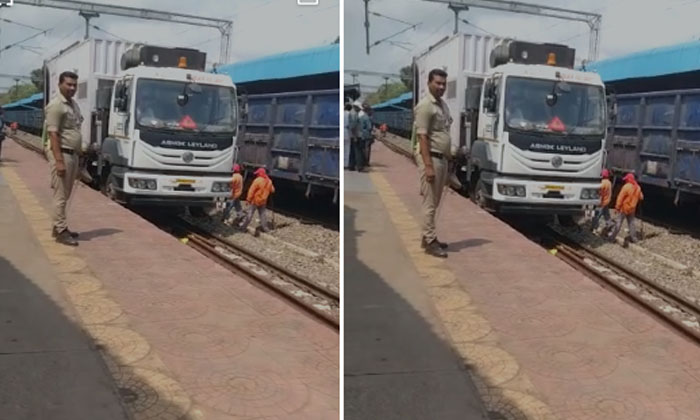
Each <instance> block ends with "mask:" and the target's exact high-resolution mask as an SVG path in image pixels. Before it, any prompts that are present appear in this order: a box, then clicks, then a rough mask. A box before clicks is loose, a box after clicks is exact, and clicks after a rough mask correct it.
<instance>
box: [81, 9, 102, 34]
mask: <svg viewBox="0 0 700 420" xmlns="http://www.w3.org/2000/svg"><path fill="white" fill-rule="evenodd" d="M78 14H79V15H80V16H82V17H83V19H85V39H88V38H90V19H92V18H98V17H100V14H99V13H97V12H87V11H85V10H81V11H80V13H78Z"/></svg>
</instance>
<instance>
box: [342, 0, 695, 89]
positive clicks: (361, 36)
mask: <svg viewBox="0 0 700 420" xmlns="http://www.w3.org/2000/svg"><path fill="white" fill-rule="evenodd" d="M522 1H523V2H528V3H536V4H542V5H547V6H555V7H563V8H569V9H576V10H581V11H586V12H594V13H599V14H601V15H602V16H603V21H602V30H601V41H600V52H599V59H604V58H609V57H615V56H619V55H624V54H627V53H631V52H635V51H640V50H645V49H649V48H655V47H660V46H665V45H671V44H675V43H680V42H686V41H691V40H697V39H698V37H699V36H700V27H698V25H697V23H696V21H697V16H698V15H699V14H700V0H663V1H659V0H653V1H652V0H586V1H582V0H522ZM344 9H345V10H344V19H345V47H344V48H345V54H344V55H345V69H352V70H371V71H378V72H387V73H398V70H399V68H400V67H402V66H406V65H410V64H411V58H412V57H413V56H414V55H416V53H419V52H422V51H425V50H426V49H427V48H428V47H429V46H431V45H432V44H434V43H436V42H437V41H439V40H440V39H442V38H443V37H445V36H447V35H451V34H452V30H453V27H454V14H453V12H452V11H450V10H449V9H447V4H443V3H438V2H433V1H428V0H370V1H369V10H370V12H375V13H379V14H381V15H384V16H388V17H390V18H394V19H399V20H402V21H405V22H408V23H410V24H419V25H418V26H417V27H416V28H415V29H410V30H408V31H407V32H405V33H403V34H401V35H399V36H397V37H395V38H391V41H399V42H401V43H400V44H399V46H397V45H392V44H388V43H381V44H379V45H377V46H376V47H373V48H371V49H370V54H369V55H367V54H366V53H365V28H364V2H363V1H362V0H345V8H344ZM460 17H461V18H462V19H465V20H467V21H469V22H470V23H471V24H472V25H467V24H464V23H461V24H460V27H459V28H460V31H461V32H466V33H473V34H481V35H485V34H488V33H492V34H497V35H499V36H508V37H513V38H517V39H522V40H527V41H534V42H558V43H563V44H567V45H569V46H571V47H574V48H576V57H577V61H578V59H580V58H586V57H587V56H588V42H589V41H588V40H589V30H588V26H587V25H586V24H585V23H583V22H581V23H579V22H571V21H564V20H560V19H553V18H545V17H538V16H530V15H523V14H516V13H509V12H499V11H492V10H487V9H479V8H472V9H471V10H469V11H467V12H463V13H461V15H460ZM369 20H370V43H373V42H375V41H377V40H380V39H383V38H386V37H389V36H391V35H393V34H395V33H397V32H399V31H401V30H403V29H405V28H409V26H408V25H405V24H403V23H399V22H395V21H392V20H390V19H387V18H384V17H378V16H376V15H370V19H369ZM405 48H407V49H408V51H407V50H406V49H405ZM352 80H353V79H352V77H351V76H350V75H348V74H347V73H346V75H345V82H346V83H349V82H352ZM359 82H360V83H362V84H365V85H366V88H373V87H374V86H377V85H381V84H382V83H383V82H384V80H383V79H382V78H377V77H372V76H361V77H360V78H359Z"/></svg>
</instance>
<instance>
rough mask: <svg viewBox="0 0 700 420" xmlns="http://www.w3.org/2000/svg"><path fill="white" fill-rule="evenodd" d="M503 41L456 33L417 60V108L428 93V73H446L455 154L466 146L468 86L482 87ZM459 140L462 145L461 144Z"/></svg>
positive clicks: (446, 93)
mask: <svg viewBox="0 0 700 420" xmlns="http://www.w3.org/2000/svg"><path fill="white" fill-rule="evenodd" d="M501 41H502V38H497V37H490V36H480V35H470V34H456V35H453V36H451V37H448V38H445V39H443V40H442V41H440V42H438V43H437V44H435V45H433V46H432V47H431V48H430V49H429V50H428V51H426V52H424V53H423V54H421V55H419V56H417V57H415V58H414V66H415V71H416V74H415V77H414V82H413V90H414V93H413V98H414V99H413V100H414V105H415V104H417V103H418V101H420V99H421V98H423V97H424V96H425V95H426V94H427V93H428V74H429V73H430V71H431V70H433V69H442V70H444V71H445V72H446V73H447V89H446V90H445V96H443V100H444V101H445V102H446V103H447V106H448V107H449V108H450V113H451V114H452V118H453V120H454V122H453V123H452V126H451V127H450V137H451V139H452V152H453V153H456V151H457V149H458V148H459V147H460V146H463V145H464V141H463V140H464V136H465V129H464V126H465V121H464V118H463V116H464V115H465V112H466V109H465V104H466V102H465V100H466V98H465V94H466V91H467V87H469V86H472V85H473V84H475V83H476V84H481V83H482V82H483V80H484V78H485V77H486V74H487V73H488V71H489V70H491V66H490V65H489V54H490V53H491V50H492V49H493V48H494V47H495V46H496V45H497V44H498V43H499V42H501ZM460 139H462V142H461V143H460Z"/></svg>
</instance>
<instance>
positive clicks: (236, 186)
mask: <svg viewBox="0 0 700 420" xmlns="http://www.w3.org/2000/svg"><path fill="white" fill-rule="evenodd" d="M242 192H243V175H241V174H238V173H236V174H233V179H232V180H231V198H232V199H234V200H236V199H238V198H240V197H241V193H242Z"/></svg>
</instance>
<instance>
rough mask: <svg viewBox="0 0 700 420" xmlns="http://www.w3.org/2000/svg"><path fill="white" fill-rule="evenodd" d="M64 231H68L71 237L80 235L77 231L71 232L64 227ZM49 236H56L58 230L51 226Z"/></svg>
mask: <svg viewBox="0 0 700 420" xmlns="http://www.w3.org/2000/svg"><path fill="white" fill-rule="evenodd" d="M66 231H67V232H68V234H69V235H70V237H71V238H77V237H79V236H80V234H79V233H78V232H71V231H70V230H68V229H66ZM51 236H53V237H54V238H55V237H57V236H58V231H57V230H56V228H53V229H52V230H51Z"/></svg>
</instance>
